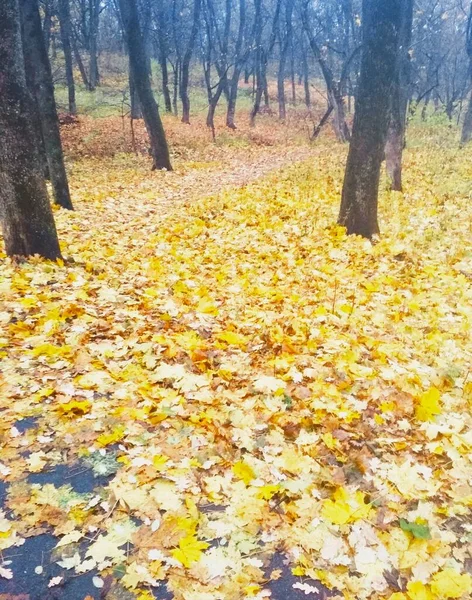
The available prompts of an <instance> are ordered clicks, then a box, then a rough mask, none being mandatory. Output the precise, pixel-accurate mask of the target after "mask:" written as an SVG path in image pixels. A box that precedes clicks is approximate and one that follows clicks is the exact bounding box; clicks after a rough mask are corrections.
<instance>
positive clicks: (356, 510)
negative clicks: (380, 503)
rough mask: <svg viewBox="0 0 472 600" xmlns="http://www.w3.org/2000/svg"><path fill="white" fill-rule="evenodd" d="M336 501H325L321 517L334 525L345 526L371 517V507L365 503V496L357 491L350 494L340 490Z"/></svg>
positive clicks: (336, 492) (334, 496)
mask: <svg viewBox="0 0 472 600" xmlns="http://www.w3.org/2000/svg"><path fill="white" fill-rule="evenodd" d="M333 498H334V500H325V501H324V502H323V508H322V509H321V515H322V516H323V518H325V519H326V520H328V521H330V522H331V523H333V524H334V525H345V524H346V523H353V522H355V521H358V520H359V519H364V518H367V517H368V516H369V513H370V510H371V506H370V504H366V503H365V494H364V493H363V492H360V491H357V492H354V493H353V494H350V493H349V491H348V490H346V489H345V488H342V487H340V488H338V489H337V490H336V491H335V493H334V494H333Z"/></svg>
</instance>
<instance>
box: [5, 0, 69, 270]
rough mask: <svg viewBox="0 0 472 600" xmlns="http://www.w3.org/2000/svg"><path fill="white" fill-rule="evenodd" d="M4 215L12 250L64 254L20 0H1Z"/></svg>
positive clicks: (18, 253)
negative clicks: (37, 129) (38, 128)
mask: <svg viewBox="0 0 472 600" xmlns="http://www.w3.org/2000/svg"><path fill="white" fill-rule="evenodd" d="M0 64H1V65H2V75H1V77H0V130H1V132H2V143H1V144H0V217H1V220H2V229H3V238H4V242H5V249H6V252H7V254H8V255H9V256H32V255H34V254H39V255H40V256H43V257H44V258H49V259H52V260H55V259H57V258H60V256H61V251H60V249H59V242H58V239H57V232H56V226H55V224H54V217H53V215H52V210H51V205H50V204H49V200H48V196H47V190H46V184H45V181H44V178H43V174H42V173H41V169H40V166H39V162H38V153H37V148H36V146H35V143H34V133H33V130H32V126H31V122H32V116H31V112H30V106H31V99H30V98H29V94H28V90H27V87H26V77H25V69H24V59H23V52H22V43H21V30H20V11H19V6H18V0H3V1H2V2H0Z"/></svg>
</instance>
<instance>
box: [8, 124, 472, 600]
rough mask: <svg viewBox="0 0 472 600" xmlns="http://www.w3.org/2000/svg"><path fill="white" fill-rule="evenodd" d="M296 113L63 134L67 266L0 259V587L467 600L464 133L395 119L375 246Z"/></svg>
mask: <svg viewBox="0 0 472 600" xmlns="http://www.w3.org/2000/svg"><path fill="white" fill-rule="evenodd" d="M305 126H306V123H302V124H301V125H300V126H299V127H298V128H296V127H294V128H291V129H290V128H288V127H283V126H278V125H276V124H274V122H273V120H271V119H269V118H264V119H262V122H261V124H260V125H258V126H257V127H256V128H255V129H254V130H249V129H248V128H244V127H242V128H241V129H240V130H238V132H234V133H226V132H224V131H223V132H221V133H220V134H219V136H218V137H217V140H216V143H215V144H212V143H211V141H210V138H209V135H208V132H207V131H206V129H205V128H204V127H203V126H202V125H201V123H200V122H198V121H197V123H196V124H195V125H193V126H192V127H186V126H183V125H181V124H179V123H177V122H176V121H175V120H172V119H167V120H166V127H167V130H168V132H169V137H170V140H171V145H172V148H173V159H174V167H175V171H174V172H171V173H163V172H151V171H150V170H149V166H150V160H149V157H148V156H147V155H146V153H145V152H142V151H143V150H145V145H146V144H145V136H144V132H143V129H142V126H140V125H139V124H136V132H135V133H136V136H135V146H136V149H137V150H138V151H139V152H140V153H139V154H137V155H134V154H133V153H130V152H129V151H130V149H131V146H132V144H131V141H130V135H129V131H128V130H127V129H124V127H125V126H124V124H123V121H122V120H121V119H120V118H118V117H110V118H106V119H95V120H94V119H91V118H85V117H84V118H81V119H80V121H79V123H78V124H74V125H69V126H66V127H65V128H64V141H65V146H66V149H67V155H68V168H69V172H70V181H71V189H72V195H73V201H74V204H75V208H76V210H75V211H74V212H72V213H71V212H68V211H64V210H62V209H57V210H55V217H56V222H57V226H58V231H59V237H60V241H61V247H62V251H63V256H64V260H63V261H60V262H59V263H58V264H56V263H51V262H46V261H42V260H37V259H33V260H30V261H29V262H24V263H20V264H18V263H12V262H11V261H9V260H8V259H7V258H6V257H5V256H4V255H3V254H1V253H0V261H1V262H0V303H1V304H0V361H1V362H0V369H1V372H0V599H1V600H53V599H59V598H61V599H62V598H64V599H67V600H99V599H103V598H107V599H108V600H113V599H116V600H132V599H133V598H139V599H140V600H151V599H152V598H159V599H171V598H174V599H175V600H242V599H246V598H247V599H250V598H256V599H259V600H262V599H264V598H271V599H272V600H299V599H302V598H307V599H312V600H319V599H322V598H324V599H326V598H344V599H352V600H361V599H370V600H380V599H385V600H443V599H447V598H462V599H463V600H465V599H466V598H470V595H471V594H472V577H471V573H472V554H471V543H472V528H471V525H470V523H471V516H472V514H471V507H472V433H471V432H472V374H471V362H472V361H471V359H472V343H471V338H470V331H471V327H472V236H471V223H472V148H466V149H459V148H458V146H457V143H456V135H455V131H453V130H447V129H444V128H440V127H436V128H427V127H422V128H416V129H414V130H413V132H412V135H411V140H410V141H411V143H410V147H409V149H408V151H407V152H406V156H405V192H404V193H403V194H398V193H390V192H387V191H385V182H383V183H382V194H381V202H380V215H381V230H382V238H381V240H380V242H379V243H377V244H376V245H372V244H370V243H369V242H366V241H365V240H362V239H358V238H352V237H351V238H347V237H346V236H345V234H344V231H343V230H342V229H341V228H339V227H337V226H336V225H335V223H336V215H337V210H338V205H339V197H340V192H341V186H342V177H343V165H344V161H345V156H346V148H345V147H342V146H340V145H338V144H337V143H336V142H335V141H334V139H333V138H332V136H331V135H330V133H329V132H325V133H324V134H323V136H322V138H320V139H319V140H318V141H317V143H316V144H315V145H312V146H310V145H309V144H308V143H307V141H306V137H307V136H306V135H304V129H305ZM126 127H127V125H126Z"/></svg>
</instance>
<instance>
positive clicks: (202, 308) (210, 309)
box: [197, 296, 218, 316]
mask: <svg viewBox="0 0 472 600" xmlns="http://www.w3.org/2000/svg"><path fill="white" fill-rule="evenodd" d="M197 312H199V313H204V314H206V315H213V316H216V315H217V314H218V309H217V307H216V306H215V303H214V302H213V300H212V299H211V298H208V296H203V297H202V298H200V300H199V301H198V305H197Z"/></svg>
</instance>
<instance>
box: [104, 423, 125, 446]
mask: <svg viewBox="0 0 472 600" xmlns="http://www.w3.org/2000/svg"><path fill="white" fill-rule="evenodd" d="M124 435H125V428H124V427H123V426H122V425H119V426H118V427H115V428H114V429H113V431H111V432H110V433H102V434H101V435H99V436H98V438H97V443H98V444H100V446H109V445H110V444H115V443H116V442H120V441H121V440H122V439H123V437H124Z"/></svg>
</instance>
